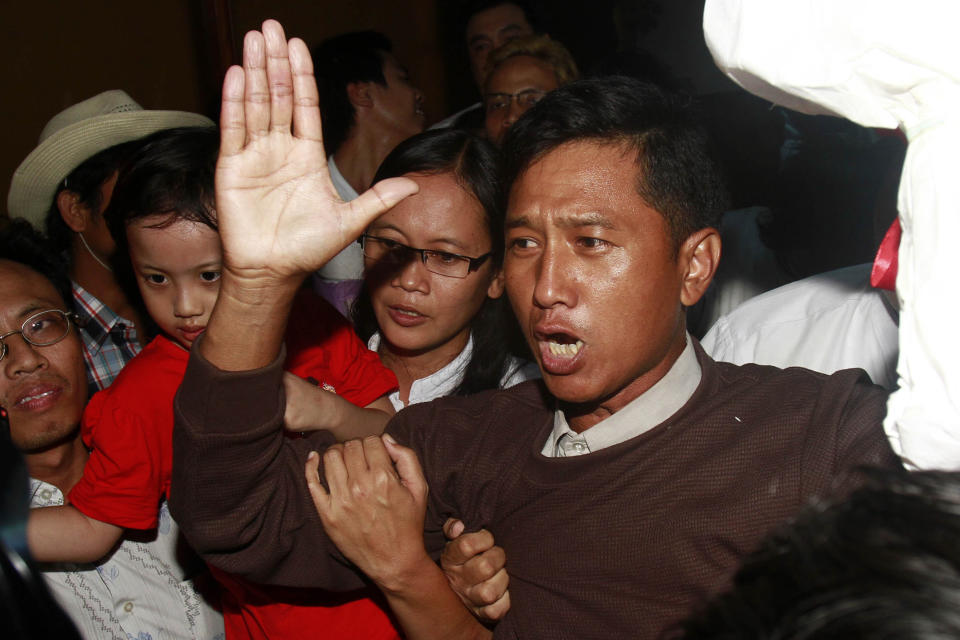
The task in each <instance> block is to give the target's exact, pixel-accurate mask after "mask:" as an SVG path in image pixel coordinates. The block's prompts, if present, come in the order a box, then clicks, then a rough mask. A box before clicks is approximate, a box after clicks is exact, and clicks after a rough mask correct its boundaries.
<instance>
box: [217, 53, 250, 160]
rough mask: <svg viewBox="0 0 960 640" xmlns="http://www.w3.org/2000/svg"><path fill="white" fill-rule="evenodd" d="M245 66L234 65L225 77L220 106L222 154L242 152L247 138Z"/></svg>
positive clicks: (229, 154)
mask: <svg viewBox="0 0 960 640" xmlns="http://www.w3.org/2000/svg"><path fill="white" fill-rule="evenodd" d="M243 85H244V76H243V67H239V66H236V65H234V66H232V67H230V68H229V69H227V74H226V75H225V76H224V77H223V94H222V104H221V106H220V154H221V155H224V156H231V155H233V154H235V153H240V151H241V150H242V149H243V143H244V142H245V141H246V138H247V131H246V125H245V118H244V113H243Z"/></svg>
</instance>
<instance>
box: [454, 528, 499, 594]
mask: <svg viewBox="0 0 960 640" xmlns="http://www.w3.org/2000/svg"><path fill="white" fill-rule="evenodd" d="M491 547H493V534H491V533H490V532H489V531H487V530H486V529H481V530H480V531H474V532H472V533H465V534H463V535H462V536H460V537H458V538H457V539H455V540H451V541H450V542H448V543H447V546H446V547H444V549H443V563H444V564H445V565H446V564H448V563H449V564H453V565H459V564H464V563H465V562H467V560H470V559H472V558H473V557H474V556H477V555H479V554H481V553H483V552H485V551H488V550H489V549H490V548H491ZM502 566H503V564H502V563H501V565H500V566H498V567H496V568H495V569H494V570H493V571H490V572H489V574H488V575H486V576H483V577H481V578H480V579H479V580H472V582H475V583H476V582H481V581H483V580H486V579H487V578H489V577H490V576H491V575H493V573H495V572H496V570H497V569H499V568H500V567H502Z"/></svg>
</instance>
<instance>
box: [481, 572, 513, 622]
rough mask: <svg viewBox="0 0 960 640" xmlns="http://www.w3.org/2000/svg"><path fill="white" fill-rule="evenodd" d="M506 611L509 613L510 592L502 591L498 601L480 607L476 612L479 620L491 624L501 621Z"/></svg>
mask: <svg viewBox="0 0 960 640" xmlns="http://www.w3.org/2000/svg"><path fill="white" fill-rule="evenodd" d="M504 573H506V572H504ZM507 611H510V591H504V592H503V595H502V596H500V599H499V600H497V601H496V602H494V603H493V604H488V605H486V606H485V607H481V608H480V609H479V610H478V611H477V614H478V615H479V616H480V617H481V618H484V619H486V620H490V621H491V622H493V621H496V620H500V619H502V618H503V616H505V615H506V614H507Z"/></svg>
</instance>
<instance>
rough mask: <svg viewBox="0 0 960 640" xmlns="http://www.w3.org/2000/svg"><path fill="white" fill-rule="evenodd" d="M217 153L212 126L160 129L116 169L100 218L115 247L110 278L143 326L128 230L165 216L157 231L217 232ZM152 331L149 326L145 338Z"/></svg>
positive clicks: (216, 134) (217, 137)
mask: <svg viewBox="0 0 960 640" xmlns="http://www.w3.org/2000/svg"><path fill="white" fill-rule="evenodd" d="M219 149H220V134H219V131H218V129H217V128H216V127H180V128H176V129H165V130H163V131H158V132H157V133H154V134H152V135H150V136H148V137H146V138H144V139H143V140H142V141H141V146H140V147H139V148H138V149H137V151H136V152H135V153H134V154H133V155H132V156H131V157H130V159H129V161H128V162H127V164H126V165H125V166H124V168H123V169H122V170H121V171H120V175H119V177H118V178H117V184H116V186H115V187H114V189H113V197H112V198H111V199H110V204H109V206H108V207H107V209H106V210H105V211H104V212H103V215H104V218H105V219H106V221H107V227H108V228H109V230H110V235H111V236H112V237H113V241H114V242H115V243H116V245H117V250H116V251H115V252H114V254H113V259H112V262H113V270H114V274H115V277H116V279H117V282H118V283H119V284H120V286H121V287H122V289H123V291H124V293H125V294H126V296H127V299H128V300H130V301H131V302H132V303H134V304H135V305H137V306H138V307H140V311H141V314H140V315H141V317H142V318H143V319H144V322H149V318H150V316H149V314H147V313H145V312H144V310H143V309H142V300H141V298H140V290H139V288H138V287H137V283H136V277H135V276H134V273H133V266H132V264H131V262H130V245H129V243H128V242H127V227H128V226H129V225H130V224H132V223H133V222H134V221H136V220H139V219H142V218H147V217H151V216H156V215H164V214H166V216H167V217H166V218H164V219H162V220H161V221H159V222H158V223H157V224H156V225H155V226H156V227H157V228H163V227H166V226H168V225H171V224H174V223H175V222H177V221H179V220H188V221H190V222H196V223H197V224H203V225H206V226H208V227H210V228H211V229H213V230H214V231H216V230H217V217H216V211H215V210H214V205H215V202H216V199H215V195H214V171H215V169H216V164H217V153H218V151H219ZM155 331H156V327H154V326H152V323H150V325H149V326H148V329H147V334H148V336H152V335H153V334H154V333H155Z"/></svg>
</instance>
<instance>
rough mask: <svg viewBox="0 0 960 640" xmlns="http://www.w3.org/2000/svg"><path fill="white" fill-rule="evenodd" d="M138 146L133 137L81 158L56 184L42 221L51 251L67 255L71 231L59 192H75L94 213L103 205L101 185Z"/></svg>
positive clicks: (120, 166) (71, 236)
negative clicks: (63, 213) (64, 214)
mask: <svg viewBox="0 0 960 640" xmlns="http://www.w3.org/2000/svg"><path fill="white" fill-rule="evenodd" d="M139 145H140V140H133V141H131V142H122V143H120V144H117V145H114V146H112V147H109V148H107V149H104V150H103V151H100V152H98V153H95V154H94V155H92V156H90V157H89V158H87V159H86V160H84V161H83V162H82V163H81V164H80V165H79V166H77V168H76V169H74V170H73V171H71V172H70V173H69V174H68V175H67V177H66V178H64V179H63V181H61V182H60V184H58V185H57V190H56V192H55V193H54V195H53V201H52V202H51V203H50V208H49V209H48V210H47V216H46V219H45V220H44V228H45V230H46V234H47V241H48V242H49V243H50V246H51V247H53V249H54V251H56V252H57V253H62V254H67V253H68V252H69V250H70V245H71V240H72V239H73V233H74V232H73V230H72V229H70V227H68V226H67V223H66V222H64V220H63V216H62V215H61V214H60V207H59V206H58V204H57V197H58V196H59V195H60V192H61V191H70V192H72V193H75V194H76V195H77V197H78V198H79V200H80V203H81V204H82V205H84V206H86V207H87V208H88V209H90V211H92V212H93V213H94V214H96V213H97V212H98V211H99V210H100V207H101V206H102V205H103V202H101V194H100V187H101V186H102V185H103V183H104V182H106V181H107V179H108V178H110V176H112V175H113V174H114V173H115V172H116V171H119V170H120V169H121V168H122V167H123V165H124V163H125V162H126V160H127V158H129V157H130V155H131V154H132V153H133V152H134V151H135V150H136V149H137V147H138V146H139Z"/></svg>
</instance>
